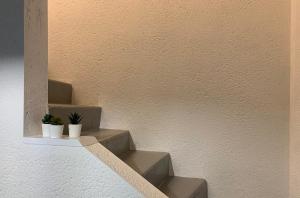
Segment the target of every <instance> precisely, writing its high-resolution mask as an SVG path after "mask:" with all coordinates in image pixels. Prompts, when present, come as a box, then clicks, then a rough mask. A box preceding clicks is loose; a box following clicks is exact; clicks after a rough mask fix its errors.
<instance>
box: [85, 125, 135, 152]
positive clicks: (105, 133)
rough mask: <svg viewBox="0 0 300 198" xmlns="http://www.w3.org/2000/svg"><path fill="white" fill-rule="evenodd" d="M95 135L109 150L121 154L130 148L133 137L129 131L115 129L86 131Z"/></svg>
mask: <svg viewBox="0 0 300 198" xmlns="http://www.w3.org/2000/svg"><path fill="white" fill-rule="evenodd" d="M86 134H88V135H89V136H94V137H96V138H97V140H98V141H99V142H100V143H101V144H102V145H103V146H104V147H106V148H107V149H108V150H110V151H111V152H112V153H114V154H115V155H117V156H119V155H121V154H123V153H126V152H128V151H129V150H130V146H131V137H130V133H129V131H125V130H114V129H99V130H98V131H90V132H86Z"/></svg>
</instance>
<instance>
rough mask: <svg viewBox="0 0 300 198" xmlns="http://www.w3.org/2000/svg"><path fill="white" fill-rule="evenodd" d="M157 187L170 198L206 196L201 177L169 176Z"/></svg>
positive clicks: (204, 185)
mask: <svg viewBox="0 0 300 198" xmlns="http://www.w3.org/2000/svg"><path fill="white" fill-rule="evenodd" d="M159 189H160V190H161V191H162V192H163V193H165V194H166V195H167V196H168V197H170V198H207V184H206V181H205V180H203V179H198V178H187V177H177V176H169V177H168V178H167V179H166V180H165V181H164V182H163V183H162V184H161V185H160V187H159Z"/></svg>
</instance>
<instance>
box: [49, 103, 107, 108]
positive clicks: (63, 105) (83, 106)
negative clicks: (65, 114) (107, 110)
mask: <svg viewBox="0 0 300 198" xmlns="http://www.w3.org/2000/svg"><path fill="white" fill-rule="evenodd" d="M48 106H49V107H55V108H92V109H94V108H99V109H101V107H99V106H89V105H74V104H52V103H50V104H48Z"/></svg>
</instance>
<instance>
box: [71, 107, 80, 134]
mask: <svg viewBox="0 0 300 198" xmlns="http://www.w3.org/2000/svg"><path fill="white" fill-rule="evenodd" d="M69 120H70V124H69V137H70V138H78V137H80V134H81V129H82V124H80V122H81V121H82V116H81V115H79V114H78V113H76V112H75V113H71V114H70V115H69Z"/></svg>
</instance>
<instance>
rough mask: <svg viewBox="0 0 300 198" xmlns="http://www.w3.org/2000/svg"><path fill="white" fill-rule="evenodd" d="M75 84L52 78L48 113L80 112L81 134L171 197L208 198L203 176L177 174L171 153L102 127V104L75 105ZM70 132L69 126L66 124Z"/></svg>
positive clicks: (122, 131)
mask: <svg viewBox="0 0 300 198" xmlns="http://www.w3.org/2000/svg"><path fill="white" fill-rule="evenodd" d="M72 92H73V90H72V85H71V84H68V83H64V82H59V81H54V80H49V112H50V113H51V114H53V115H54V116H58V117H61V118H62V119H63V121H64V123H68V115H69V114H70V113H73V112H78V113H80V114H82V115H83V117H84V120H83V122H82V124H83V132H82V135H85V136H94V137H95V138H96V139H97V140H98V141H99V143H101V144H102V145H103V146H104V147H106V148H107V149H108V150H110V151H111V152H112V153H113V154H115V155H116V156H117V157H119V158H120V159H121V160H122V161H124V162H125V163H126V164H127V165H128V166H130V167H131V168H132V169H134V170H135V171H136V172H137V173H139V174H140V175H142V176H143V177H144V178H145V179H146V180H148V181H149V182H150V183H151V184H153V185H154V186H156V187H157V188H158V189H159V190H161V191H162V192H163V193H164V194H166V195H167V196H168V197H170V198H207V197H208V195H207V183H206V181H205V180H204V179H198V178H186V177H177V176H174V173H173V168H172V161H171V157H170V154H169V153H166V152H153V151H140V150H136V149H135V146H134V143H133V140H132V138H131V136H130V132H129V131H126V130H114V129H101V128H100V121H101V111H102V109H101V107H97V106H81V105H72ZM64 133H65V134H68V127H67V126H66V127H65V131H64Z"/></svg>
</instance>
